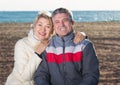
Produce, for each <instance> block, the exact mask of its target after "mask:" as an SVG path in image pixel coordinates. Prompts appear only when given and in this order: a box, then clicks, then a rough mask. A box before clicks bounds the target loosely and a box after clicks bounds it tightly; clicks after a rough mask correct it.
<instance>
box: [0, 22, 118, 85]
mask: <svg viewBox="0 0 120 85" xmlns="http://www.w3.org/2000/svg"><path fill="white" fill-rule="evenodd" d="M30 24H31V23H0V85H4V83H5V81H6V78H7V76H8V75H9V74H10V73H11V71H12V68H13V63H14V45H15V43H16V41H17V40H19V39H20V38H22V37H25V36H27V33H28V31H29V29H30ZM75 30H76V31H83V32H85V33H86V34H87V36H88V38H89V39H90V40H91V41H92V42H93V43H94V45H95V49H96V53H97V55H98V58H99V62H100V81H99V85H120V22H82V23H76V24H75Z"/></svg>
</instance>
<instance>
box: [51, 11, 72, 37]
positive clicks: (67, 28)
mask: <svg viewBox="0 0 120 85" xmlns="http://www.w3.org/2000/svg"><path fill="white" fill-rule="evenodd" d="M53 23H54V30H55V32H56V33H57V34H58V35H59V36H60V37H64V36H66V35H67V34H69V33H70V32H71V31H72V30H73V28H72V25H73V21H70V19H69V16H68V15H67V14H65V13H59V14H56V15H55V16H54V17H53Z"/></svg>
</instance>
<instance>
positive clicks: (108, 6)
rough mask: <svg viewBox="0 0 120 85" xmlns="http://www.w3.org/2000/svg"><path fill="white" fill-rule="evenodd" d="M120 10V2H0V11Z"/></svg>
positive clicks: (116, 0) (6, 0) (33, 0)
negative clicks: (60, 8) (58, 9)
mask: <svg viewBox="0 0 120 85" xmlns="http://www.w3.org/2000/svg"><path fill="white" fill-rule="evenodd" d="M59 7H65V8H67V9H70V10H78V11H79V10H117V11H118V10H119V11H120V0H0V11H39V10H54V9H56V8H59Z"/></svg>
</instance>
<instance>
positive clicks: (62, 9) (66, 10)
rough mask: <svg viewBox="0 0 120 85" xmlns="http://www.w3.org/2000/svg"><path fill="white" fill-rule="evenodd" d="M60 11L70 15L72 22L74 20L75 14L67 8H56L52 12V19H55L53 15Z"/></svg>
mask: <svg viewBox="0 0 120 85" xmlns="http://www.w3.org/2000/svg"><path fill="white" fill-rule="evenodd" d="M58 13H65V14H67V15H68V16H69V19H70V21H71V22H72V21H73V14H72V12H71V11H70V10H68V9H66V8H58V9H56V10H54V11H53V13H52V20H53V17H54V16H55V15H56V14H58Z"/></svg>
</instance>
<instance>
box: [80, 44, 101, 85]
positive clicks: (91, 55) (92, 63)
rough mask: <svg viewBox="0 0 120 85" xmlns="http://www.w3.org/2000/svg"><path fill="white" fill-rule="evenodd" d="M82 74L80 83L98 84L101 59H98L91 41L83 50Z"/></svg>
mask: <svg viewBox="0 0 120 85" xmlns="http://www.w3.org/2000/svg"><path fill="white" fill-rule="evenodd" d="M82 62H83V65H82V67H83V68H82V76H83V80H82V82H81V83H80V84H79V85H98V81H99V61H98V59H97V56H96V53H95V49H94V46H93V44H92V43H91V42H90V43H88V44H87V46H86V47H85V48H84V50H83V61H82Z"/></svg>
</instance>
